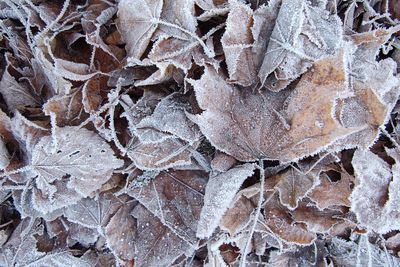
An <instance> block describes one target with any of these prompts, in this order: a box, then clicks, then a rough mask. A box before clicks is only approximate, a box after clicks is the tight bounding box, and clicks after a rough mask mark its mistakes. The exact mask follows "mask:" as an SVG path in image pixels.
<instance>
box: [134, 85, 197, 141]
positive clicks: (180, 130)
mask: <svg viewBox="0 0 400 267" xmlns="http://www.w3.org/2000/svg"><path fill="white" fill-rule="evenodd" d="M190 110H191V107H190V104H189V103H188V99H187V98H186V97H184V96H183V95H181V94H178V93H173V94H171V95H169V96H167V97H165V98H164V99H163V100H161V101H160V102H159V103H158V105H157V106H156V108H155V109H154V111H153V114H152V115H150V116H148V117H145V118H144V119H142V120H141V121H140V122H139V123H138V124H136V134H137V136H138V137H139V139H140V141H142V142H143V143H155V142H160V141H162V140H164V139H167V138H171V137H178V138H180V139H182V140H184V141H187V142H190V143H193V142H195V141H197V140H199V138H200V132H199V130H198V128H197V125H195V124H194V123H193V122H192V121H190V120H189V119H188V118H187V116H186V112H187V111H190Z"/></svg>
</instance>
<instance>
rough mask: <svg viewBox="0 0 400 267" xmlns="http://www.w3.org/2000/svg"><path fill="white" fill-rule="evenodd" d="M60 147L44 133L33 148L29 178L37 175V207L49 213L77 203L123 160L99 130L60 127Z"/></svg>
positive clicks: (107, 176) (58, 135)
mask: <svg viewBox="0 0 400 267" xmlns="http://www.w3.org/2000/svg"><path fill="white" fill-rule="evenodd" d="M55 137H56V138H57V141H58V143H57V147H56V149H54V147H53V142H52V137H51V136H44V137H42V138H41V139H40V141H39V142H38V143H37V144H36V145H35V146H34V147H33V150H32V151H30V152H31V154H32V159H31V164H30V165H29V166H28V169H29V170H30V172H28V173H27V176H29V177H36V178H35V188H34V195H33V199H34V204H35V206H36V207H35V208H36V209H38V210H40V211H42V212H44V213H47V212H51V211H53V210H55V209H58V208H61V207H64V206H66V205H69V204H73V203H76V202H77V201H78V200H80V199H81V198H83V197H87V196H89V195H90V194H91V193H92V192H94V191H95V190H97V189H99V188H100V187H101V185H102V184H104V183H105V182H106V181H108V179H109V178H110V177H111V175H112V173H113V170H114V169H117V168H119V167H121V166H122V165H123V161H122V160H120V159H118V158H116V157H115V156H114V151H112V149H111V148H110V146H109V145H108V144H107V143H106V142H105V141H103V140H102V139H101V138H100V137H99V136H98V135H97V134H96V133H94V132H91V131H89V130H86V129H84V128H78V127H64V128H58V130H57V132H56V136H55Z"/></svg>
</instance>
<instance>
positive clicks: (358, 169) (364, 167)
mask: <svg viewBox="0 0 400 267" xmlns="http://www.w3.org/2000/svg"><path fill="white" fill-rule="evenodd" d="M397 153H398V152H397ZM352 164H353V167H354V171H355V175H356V178H357V180H358V185H357V186H356V187H355V188H354V190H353V192H352V194H351V196H350V200H351V210H352V211H353V212H354V213H355V214H356V215H357V219H358V221H359V222H360V224H362V225H364V226H366V227H367V228H369V229H370V230H373V231H375V232H377V233H381V234H385V233H388V232H389V231H392V230H399V229H400V220H399V218H400V208H399V203H400V195H399V193H398V192H399V191H400V166H399V163H396V164H395V165H393V166H392V169H391V168H390V166H389V164H388V163H386V162H385V161H384V160H383V159H381V158H379V157H378V156H377V155H375V154H373V153H372V152H370V151H368V150H357V151H356V152H355V153H354V157H353V161H352Z"/></svg>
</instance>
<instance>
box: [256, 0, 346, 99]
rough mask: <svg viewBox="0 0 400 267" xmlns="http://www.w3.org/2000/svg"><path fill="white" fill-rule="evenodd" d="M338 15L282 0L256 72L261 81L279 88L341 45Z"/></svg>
mask: <svg viewBox="0 0 400 267" xmlns="http://www.w3.org/2000/svg"><path fill="white" fill-rule="evenodd" d="M341 38H342V30H341V22H340V19H339V17H337V16H336V15H331V14H329V13H328V12H327V11H326V10H324V9H322V8H320V7H317V6H312V5H310V4H309V3H308V2H306V1H304V0H295V1H291V0H283V1H282V5H281V8H280V10H279V15H278V18H277V19H276V23H275V27H274V30H273V32H272V35H271V38H270V40H269V43H268V49H267V52H266V54H265V57H264V60H263V64H262V66H261V69H260V71H259V78H260V80H261V83H262V84H263V85H264V86H266V87H267V88H268V89H270V90H273V91H279V90H282V89H283V88H284V87H286V86H287V85H288V84H289V83H290V82H291V81H293V80H294V79H296V78H298V77H299V76H300V75H301V74H302V73H304V72H305V71H306V70H307V69H308V68H310V67H311V66H312V64H313V63H314V62H316V61H317V60H320V59H323V58H326V57H330V56H333V55H334V54H335V53H336V52H337V49H338V48H339V46H340V44H341Z"/></svg>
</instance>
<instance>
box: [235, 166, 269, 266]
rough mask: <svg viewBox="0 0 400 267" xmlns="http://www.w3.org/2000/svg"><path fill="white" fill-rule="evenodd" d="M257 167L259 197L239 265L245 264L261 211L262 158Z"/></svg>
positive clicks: (262, 197) (263, 176)
mask: <svg viewBox="0 0 400 267" xmlns="http://www.w3.org/2000/svg"><path fill="white" fill-rule="evenodd" d="M258 168H259V169H260V197H259V198H258V203H257V209H256V213H255V215H254V222H253V225H252V226H251V230H250V232H249V236H248V238H247V242H246V245H245V247H244V251H243V254H242V258H241V259H240V267H245V266H246V257H247V253H248V250H249V247H250V243H251V239H252V237H253V234H254V231H255V229H256V226H257V223H258V217H259V216H260V213H261V206H262V204H263V202H264V183H265V173H264V161H263V160H262V159H260V160H259V162H258Z"/></svg>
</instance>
